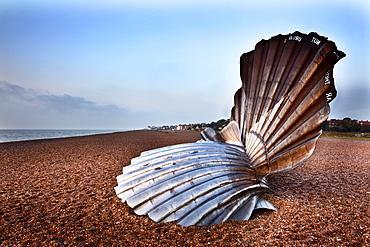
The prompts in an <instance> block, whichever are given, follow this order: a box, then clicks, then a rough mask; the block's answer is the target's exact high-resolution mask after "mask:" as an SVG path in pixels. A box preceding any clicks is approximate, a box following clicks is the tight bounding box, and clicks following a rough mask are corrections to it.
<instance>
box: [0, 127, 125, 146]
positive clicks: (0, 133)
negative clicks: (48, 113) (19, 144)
mask: <svg viewBox="0 0 370 247" xmlns="http://www.w3.org/2000/svg"><path fill="white" fill-rule="evenodd" d="M122 131H128V130H123V129H122V130H106V129H105V130H99V129H0V143H5V142H16V141H28V140H42V139H53V138H63V137H73V136H88V135H96V134H107V133H114V132H122Z"/></svg>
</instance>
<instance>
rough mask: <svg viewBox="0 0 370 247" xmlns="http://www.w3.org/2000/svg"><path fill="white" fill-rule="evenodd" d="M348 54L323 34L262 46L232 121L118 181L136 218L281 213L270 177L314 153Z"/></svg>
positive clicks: (152, 155) (245, 69)
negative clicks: (270, 196)
mask: <svg viewBox="0 0 370 247" xmlns="http://www.w3.org/2000/svg"><path fill="white" fill-rule="evenodd" d="M344 56H345V54H344V53H343V52H341V51H339V50H337V48H336V46H335V44H334V42H332V41H329V40H328V39H327V38H325V37H323V36H320V35H318V34H316V33H310V34H308V35H306V34H303V33H300V32H294V33H292V34H288V35H277V36H275V37H272V38H271V39H269V40H262V41H260V42H258V43H257V45H256V47H255V49H254V50H253V51H251V52H248V53H246V54H243V55H242V56H241V59H240V74H241V80H242V87H241V88H240V89H239V90H238V91H237V92H236V93H235V97H234V102H235V104H234V107H233V108H232V111H231V118H230V123H229V124H228V125H227V126H226V127H225V128H224V129H223V130H222V131H221V132H219V133H216V132H215V131H213V130H212V129H210V128H208V129H206V130H204V131H203V132H202V133H201V134H202V138H203V140H200V141H198V142H196V143H190V144H189V143H187V144H180V145H174V146H169V147H163V148H159V149H155V150H151V151H146V152H143V153H142V154H141V155H140V156H139V157H136V158H134V159H132V160H131V165H129V166H126V167H124V168H123V174H122V175H120V176H118V177H117V181H118V186H117V187H115V190H116V193H117V195H118V197H119V198H121V199H122V201H123V202H127V204H128V205H129V206H131V207H132V208H133V209H134V211H135V213H137V214H139V215H146V214H147V215H149V217H150V218H151V219H153V220H154V221H156V222H168V221H174V220H177V221H178V223H179V224H181V225H183V226H189V225H212V224H218V223H221V222H224V221H227V220H248V219H249V218H250V216H251V214H252V212H253V210H255V209H260V208H265V209H271V210H275V208H274V207H273V206H272V205H271V204H270V203H269V202H268V201H266V200H265V199H263V198H262V195H263V194H264V193H265V192H267V191H268V190H269V188H268V185H267V183H266V176H268V175H269V174H272V173H276V172H280V171H284V170H287V169H291V168H293V167H295V166H297V165H298V164H299V163H301V162H302V161H304V160H305V159H307V158H308V157H309V156H310V155H311V154H312V152H313V151H314V148H315V144H316V141H317V139H318V137H319V136H320V134H321V132H322V130H321V124H322V123H323V122H324V121H325V120H326V119H327V118H328V115H329V111H330V109H329V104H328V103H329V102H331V101H332V100H333V99H334V98H335V96H336V90H335V87H334V79H333V67H334V65H335V64H336V63H337V62H338V61H339V60H340V59H341V58H343V57H344Z"/></svg>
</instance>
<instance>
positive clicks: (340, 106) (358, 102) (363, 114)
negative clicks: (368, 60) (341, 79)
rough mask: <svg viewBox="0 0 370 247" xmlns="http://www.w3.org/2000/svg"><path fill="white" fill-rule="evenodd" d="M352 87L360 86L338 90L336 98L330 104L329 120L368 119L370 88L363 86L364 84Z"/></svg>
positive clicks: (369, 113)
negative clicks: (345, 118) (346, 118)
mask: <svg viewBox="0 0 370 247" xmlns="http://www.w3.org/2000/svg"><path fill="white" fill-rule="evenodd" d="M354 85H360V86H354V87H347V88H343V89H342V90H338V96H337V98H336V99H335V100H334V101H333V103H332V104H331V109H332V111H331V114H330V117H331V118H339V119H341V118H344V117H350V118H353V119H357V120H369V119H370V87H369V86H365V85H366V83H358V84H356V83H354Z"/></svg>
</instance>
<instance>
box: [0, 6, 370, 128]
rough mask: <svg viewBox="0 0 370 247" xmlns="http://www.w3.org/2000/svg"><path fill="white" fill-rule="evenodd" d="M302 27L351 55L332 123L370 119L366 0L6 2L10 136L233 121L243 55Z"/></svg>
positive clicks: (0, 14)
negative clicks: (26, 131)
mask: <svg viewBox="0 0 370 247" xmlns="http://www.w3.org/2000/svg"><path fill="white" fill-rule="evenodd" d="M297 30H298V31H301V32H303V33H309V32H311V31H314V32H317V33H318V34H320V35H323V36H325V37H328V38H329V39H330V40H333V41H334V42H335V43H336V45H337V47H338V49H339V50H342V51H344V52H345V53H346V54H347V56H346V57H345V58H344V59H342V60H341V61H339V62H338V64H337V65H336V66H335V68H334V78H335V84H336V88H337V90H338V96H337V98H336V99H335V100H334V101H333V102H332V103H331V114H330V118H337V119H343V118H345V117H350V118H352V119H357V120H370V75H369V69H370V59H369V58H370V46H369V44H370V1H368V0H352V1H346V0H327V1H325V0H321V1H316V0H311V1H308V0H301V1H291V0H279V1H271V0H270V1H266V0H258V1H241V0H240V1H236V0H227V1H221V0H213V1H208V0H205V1H195V0H189V1H183V0H179V1H170V0H159V1H149V0H135V1H134V0H132V1H131V0H129V1H125V0H123V1H118V0H116V1H112V0H104V1H103V0H89V1H87V0H86V1H84V0H64V1H63V0H55V1H49V0H47V1H46V0H27V1H26V0H17V1H14V0H2V1H1V2H0V129H18V128H19V129H38V128H40V129H125V130H128V129H141V128H145V127H147V126H149V125H150V126H156V125H176V124H186V123H201V122H212V121H217V120H219V119H222V118H229V117H230V110H231V108H232V106H233V95H234V93H235V92H236V90H237V89H238V88H240V87H241V81H240V77H239V58H240V56H241V55H242V54H243V53H245V52H248V51H251V50H253V49H254V46H255V44H256V43H257V42H258V41H260V40H262V39H269V38H270V37H272V36H275V35H277V34H288V33H292V32H294V31H297Z"/></svg>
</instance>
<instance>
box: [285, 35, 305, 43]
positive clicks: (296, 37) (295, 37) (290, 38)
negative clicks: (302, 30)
mask: <svg viewBox="0 0 370 247" xmlns="http://www.w3.org/2000/svg"><path fill="white" fill-rule="evenodd" d="M288 39H289V40H295V41H298V42H301V40H302V37H300V36H289V38H288Z"/></svg>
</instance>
